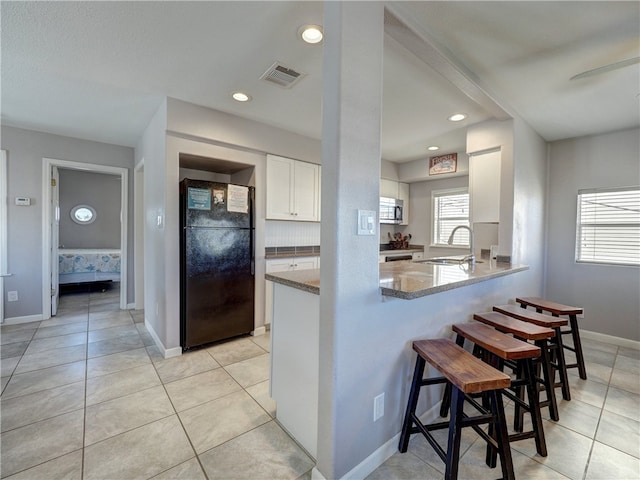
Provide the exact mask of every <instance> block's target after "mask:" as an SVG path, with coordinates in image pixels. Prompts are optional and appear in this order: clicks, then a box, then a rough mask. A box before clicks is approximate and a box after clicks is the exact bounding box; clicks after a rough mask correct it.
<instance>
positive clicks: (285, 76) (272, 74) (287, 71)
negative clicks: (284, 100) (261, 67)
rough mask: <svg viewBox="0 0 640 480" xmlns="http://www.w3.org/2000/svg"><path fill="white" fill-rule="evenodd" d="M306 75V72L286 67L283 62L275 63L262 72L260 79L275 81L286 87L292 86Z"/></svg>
mask: <svg viewBox="0 0 640 480" xmlns="http://www.w3.org/2000/svg"><path fill="white" fill-rule="evenodd" d="M304 76H305V74H304V73H300V72H296V71H295V70H293V69H291V68H289V67H285V66H284V65H282V64H281V63H278V62H276V63H274V64H273V65H271V66H270V67H269V69H268V70H267V71H266V72H264V73H263V74H262V76H261V77H260V80H264V81H266V82H271V83H275V84H276V85H279V86H281V87H284V88H291V87H293V86H294V85H295V84H296V83H298V82H299V81H300V80H302V78H303V77H304Z"/></svg>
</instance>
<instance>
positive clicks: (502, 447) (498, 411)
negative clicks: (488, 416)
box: [489, 390, 516, 480]
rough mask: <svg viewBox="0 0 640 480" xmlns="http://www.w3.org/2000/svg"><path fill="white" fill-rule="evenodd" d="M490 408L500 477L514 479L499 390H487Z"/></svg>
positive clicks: (505, 421) (505, 479)
mask: <svg viewBox="0 0 640 480" xmlns="http://www.w3.org/2000/svg"><path fill="white" fill-rule="evenodd" d="M489 398H490V400H491V409H492V411H493V414H494V415H495V438H496V441H497V443H498V455H500V465H501V467H502V478H503V479H504V480H515V478H516V477H515V473H514V471H513V460H512V458H511V448H510V446H509V434H508V433H507V420H506V418H505V416H504V405H503V403H502V394H501V393H500V391H499V390H491V391H490V392H489Z"/></svg>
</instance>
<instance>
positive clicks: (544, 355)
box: [536, 332, 560, 422]
mask: <svg viewBox="0 0 640 480" xmlns="http://www.w3.org/2000/svg"><path fill="white" fill-rule="evenodd" d="M556 333H557V332H556ZM536 345H538V346H539V347H540V352H541V355H540V357H541V365H540V366H541V368H542V383H543V385H544V389H545V390H546V392H547V402H548V403H549V416H550V417H551V420H554V421H556V422H557V421H558V420H560V415H559V414H558V402H557V401H556V391H555V388H554V383H555V381H554V374H553V367H552V366H551V358H549V344H548V342H546V341H544V340H543V341H539V342H536Z"/></svg>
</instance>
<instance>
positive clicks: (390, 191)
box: [380, 178, 409, 225]
mask: <svg viewBox="0 0 640 480" xmlns="http://www.w3.org/2000/svg"><path fill="white" fill-rule="evenodd" d="M380 196H381V197H388V198H397V199H399V200H402V201H403V207H402V223H401V224H400V225H409V184H408V183H402V182H396V181H395V180H388V179H386V178H381V179H380Z"/></svg>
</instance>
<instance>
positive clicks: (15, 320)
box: [2, 313, 42, 325]
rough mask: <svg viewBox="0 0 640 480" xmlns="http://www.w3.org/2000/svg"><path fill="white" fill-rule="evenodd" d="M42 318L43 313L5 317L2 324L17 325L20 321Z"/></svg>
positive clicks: (33, 320) (34, 320) (37, 320)
mask: <svg viewBox="0 0 640 480" xmlns="http://www.w3.org/2000/svg"><path fill="white" fill-rule="evenodd" d="M40 320H42V314H41V313H38V314H37V315H25V316H24V317H11V318H5V319H4V322H2V324H3V325H17V324H18V323H29V322H39V321H40Z"/></svg>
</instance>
